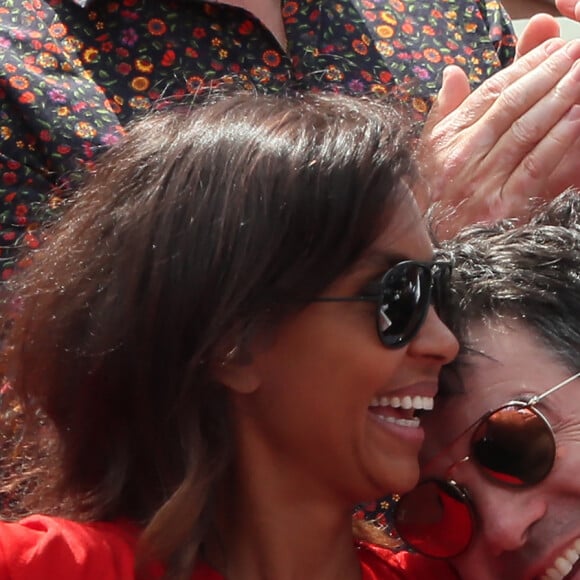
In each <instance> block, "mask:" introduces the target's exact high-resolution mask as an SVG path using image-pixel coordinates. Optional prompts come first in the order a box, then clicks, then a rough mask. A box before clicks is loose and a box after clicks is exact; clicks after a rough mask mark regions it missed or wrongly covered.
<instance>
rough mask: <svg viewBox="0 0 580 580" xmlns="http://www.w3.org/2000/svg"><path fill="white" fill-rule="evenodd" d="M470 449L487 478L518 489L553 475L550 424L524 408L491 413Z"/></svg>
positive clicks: (552, 440)
mask: <svg viewBox="0 0 580 580" xmlns="http://www.w3.org/2000/svg"><path fill="white" fill-rule="evenodd" d="M471 445H472V451H471V455H472V457H473V459H475V461H476V462H477V463H478V464H479V465H480V466H481V467H482V468H483V470H484V472H485V473H486V474H487V475H489V476H490V477H492V478H493V479H496V480H498V481H501V482H502V483H505V484H508V485H515V486H524V485H534V484H536V483H538V482H540V481H542V480H543V479H544V478H545V477H546V476H547V475H548V473H550V470H551V469H552V465H553V464H554V458H555V453H556V442H555V441H554V436H553V434H552V430H551V428H550V425H549V424H548V422H547V421H546V420H545V419H544V418H543V417H542V416H541V415H539V414H538V413H536V412H534V411H533V409H531V408H528V407H523V406H521V405H508V406H506V407H502V408H501V409H498V410H497V411H494V412H493V413H491V414H490V415H489V416H488V417H487V418H486V419H484V420H483V421H481V423H480V424H479V425H478V427H477V429H476V430H475V432H474V433H473V437H472V439H471Z"/></svg>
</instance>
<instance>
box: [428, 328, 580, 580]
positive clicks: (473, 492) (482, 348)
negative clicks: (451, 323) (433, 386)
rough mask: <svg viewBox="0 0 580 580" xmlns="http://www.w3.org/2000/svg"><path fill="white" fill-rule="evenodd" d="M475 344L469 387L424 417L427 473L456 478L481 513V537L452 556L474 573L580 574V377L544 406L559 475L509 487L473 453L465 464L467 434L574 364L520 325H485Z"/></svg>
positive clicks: (508, 576) (463, 372) (555, 578)
mask: <svg viewBox="0 0 580 580" xmlns="http://www.w3.org/2000/svg"><path fill="white" fill-rule="evenodd" d="M469 346H470V347H471V348H472V349H473V350H474V351H476V352H474V353H470V354H468V355H464V356H462V359H461V362H460V365H459V375H460V379H461V381H458V384H459V383H461V382H462V383H463V389H455V390H457V391H458V392H455V393H451V394H450V395H448V396H446V397H442V398H441V400H439V401H438V402H437V405H438V407H437V406H436V410H437V412H436V413H433V414H430V416H428V417H426V418H425V419H424V420H423V424H424V425H425V429H426V443H425V447H424V451H423V454H422V460H421V461H422V469H423V471H422V477H438V478H441V479H446V478H447V479H448V478H452V479H454V480H455V481H457V482H458V483H459V484H460V485H462V486H464V487H465V488H467V490H468V492H469V495H470V497H471V499H472V500H473V504H474V507H475V511H476V516H475V520H476V529H475V534H474V537H473V541H472V543H471V545H470V546H469V547H468V549H467V550H466V551H465V552H464V553H463V554H462V555H460V556H458V557H456V558H454V559H453V561H452V563H453V565H454V566H455V568H456V569H457V571H458V572H459V574H460V576H461V577H462V578H464V579H466V580H491V579H493V580H536V579H537V580H543V579H544V578H547V579H551V580H560V579H563V578H565V579H566V580H572V579H577V580H580V559H579V556H580V379H577V380H575V381H573V382H572V383H571V384H569V385H567V386H565V387H563V388H562V389H560V390H558V391H556V392H554V393H553V394H551V395H550V396H548V397H547V398H546V399H543V400H542V401H541V402H540V403H539V404H538V405H537V409H538V410H539V411H541V412H542V414H544V416H545V417H546V418H547V419H548V421H549V423H550V424H551V426H552V428H553V431H554V433H555V439H556V449H557V450H556V460H555V463H554V467H553V468H552V471H551V472H550V474H549V475H548V476H547V478H546V479H544V480H543V481H542V482H540V483H539V484H537V485H535V486H532V487H528V488H524V489H522V488H520V489H515V488H513V487H512V488H509V487H505V486H502V485H501V484H499V483H497V482H494V481H493V480H491V479H490V478H489V477H486V476H484V475H483V473H482V471H481V470H480V469H478V466H477V465H476V464H475V462H474V460H473V459H471V460H469V461H464V462H459V461H460V460H461V459H462V458H464V457H465V456H467V455H469V454H470V450H469V441H470V435H471V432H472V431H469V433H467V434H464V435H462V436H460V434H461V433H463V432H464V431H465V429H466V428H467V427H469V426H470V425H472V424H473V423H475V422H476V421H477V419H478V418H479V417H481V416H482V415H484V414H485V413H486V412H487V411H489V410H492V409H496V408H497V407H500V406H501V405H503V404H505V403H507V402H509V401H514V400H528V399H529V397H530V396H532V395H537V394H541V393H543V392H545V391H546V390H548V389H549V388H550V387H552V386H554V385H556V384H558V383H559V382H561V381H563V380H564V379H566V378H568V377H569V376H570V375H571V374H572V372H571V371H570V369H569V368H567V367H566V366H564V365H563V364H561V363H560V362H558V361H556V359H555V358H554V356H553V355H552V353H550V352H549V351H548V350H546V348H545V347H544V346H543V345H541V344H540V342H539V341H538V340H537V339H536V338H535V336H534V334H533V332H531V331H530V330H529V329H527V328H526V327H525V326H524V325H521V324H518V323H510V324H509V326H508V325H506V324H499V323H498V324H495V325H493V326H490V325H483V324H478V325H476V326H474V327H473V328H472V330H471V333H470V340H469ZM574 370H578V369H574ZM451 390H452V391H453V390H454V389H453V387H451ZM461 391H463V392H461ZM458 437H459V438H458Z"/></svg>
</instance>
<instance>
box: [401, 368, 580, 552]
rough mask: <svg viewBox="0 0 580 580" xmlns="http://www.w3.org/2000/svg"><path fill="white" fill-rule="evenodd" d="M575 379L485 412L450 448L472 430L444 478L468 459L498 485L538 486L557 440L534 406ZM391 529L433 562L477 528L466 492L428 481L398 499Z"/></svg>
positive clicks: (461, 547)
mask: <svg viewBox="0 0 580 580" xmlns="http://www.w3.org/2000/svg"><path fill="white" fill-rule="evenodd" d="M579 377H580V373H576V374H575V375H573V376H571V377H569V378H567V379H566V380H565V381H563V382H561V383H559V384H557V385H556V386H554V387H552V388H551V389H548V390H547V391H545V392H544V393H542V394H540V395H535V396H533V397H532V398H531V399H530V400H529V401H510V402H509V403H507V404H505V405H503V406H501V407H499V408H498V409H496V410H494V411H490V412H488V413H486V414H485V415H484V416H483V417H481V418H480V419H478V420H477V421H476V422H475V423H474V424H472V425H471V426H469V427H468V428H467V429H466V430H465V431H463V432H462V433H461V435H459V437H458V438H456V439H455V441H454V442H453V443H452V444H451V446H453V445H454V444H455V443H456V442H457V441H459V439H461V437H463V436H464V435H465V434H466V433H468V432H469V431H470V430H471V429H474V431H473V434H472V436H471V439H470V444H469V449H470V452H469V455H467V456H466V457H464V458H463V459H461V460H459V461H457V462H455V463H454V464H452V465H451V467H450V468H449V470H448V472H447V473H449V472H450V471H451V469H452V468H453V467H455V466H456V465H458V464H459V463H463V462H465V461H468V460H471V461H473V462H474V463H475V464H476V465H477V467H478V468H479V469H480V470H481V471H482V472H483V474H484V475H485V476H486V477H487V478H489V479H490V480H492V481H494V482H496V483H499V484H501V485H504V486H511V487H514V488H524V487H528V486H532V485H535V484H537V483H540V482H541V481H542V480H543V479H545V478H546V477H547V476H548V474H549V473H550V471H551V470H552V467H553V465H554V461H555V459H556V440H555V437H554V431H553V429H552V426H551V425H550V423H549V422H548V420H547V419H546V417H545V416H544V415H543V414H542V413H541V412H540V411H539V410H538V409H537V408H536V405H537V404H538V403H539V402H540V401H541V400H543V399H545V398H546V397H547V396H548V395H551V394H552V393H554V392H555V391H557V390H558V389H561V388H562V387H564V386H565V385H567V384H569V383H571V382H572V381H574V380H576V379H577V378H579ZM435 459H436V458H435ZM394 525H395V528H396V530H397V532H398V533H399V535H400V536H401V538H402V539H403V540H404V541H405V542H406V543H407V544H408V545H409V546H410V547H411V548H413V549H414V550H416V551H417V552H419V553H421V554H423V555H425V556H429V557H432V558H451V557H455V556H458V555H460V554H461V553H463V552H464V551H465V550H466V549H467V547H468V546H469V544H470V543H471V540H472V538H473V535H474V533H475V528H476V515H475V506H474V504H473V502H472V500H471V499H470V497H469V493H468V491H467V489H466V488H465V487H464V486H461V485H459V484H458V483H457V482H455V481H454V480H453V479H449V478H448V479H447V480H439V479H428V480H425V481H423V482H421V483H419V485H418V486H417V487H416V488H415V489H413V490H412V491H410V492H409V493H407V494H405V495H403V496H402V497H401V498H400V500H399V502H398V503H397V504H396V506H395V512H394Z"/></svg>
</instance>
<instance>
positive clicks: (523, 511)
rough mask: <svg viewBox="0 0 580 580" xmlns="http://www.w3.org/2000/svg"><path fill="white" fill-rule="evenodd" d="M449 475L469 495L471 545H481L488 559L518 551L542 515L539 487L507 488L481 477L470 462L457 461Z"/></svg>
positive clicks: (541, 498)
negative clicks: (473, 515)
mask: <svg viewBox="0 0 580 580" xmlns="http://www.w3.org/2000/svg"><path fill="white" fill-rule="evenodd" d="M450 475H451V477H453V478H454V479H455V480H456V481H458V482H459V483H460V484H461V485H463V486H464V487H466V488H467V490H468V492H469V495H470V498H471V500H472V501H473V504H474V506H475V509H476V510H477V513H478V515H479V518H478V519H479V526H478V528H479V529H478V530H476V534H475V537H474V543H477V544H484V545H485V549H486V551H487V553H488V555H489V556H492V557H497V556H500V555H501V554H503V553H504V552H510V551H514V550H518V549H519V548H521V547H522V546H523V545H524V544H525V543H526V540H527V536H528V532H529V530H530V528H531V527H532V526H533V525H534V524H535V523H536V522H538V521H539V520H541V519H542V518H543V517H544V515H545V514H546V511H547V502H546V501H545V499H544V498H543V494H542V485H541V484H540V485H537V486H533V487H529V488H517V487H507V486H505V485H502V484H500V483H496V482H494V481H493V480H491V479H490V478H488V477H486V476H484V475H483V474H482V473H481V471H480V470H479V469H478V468H477V466H476V465H474V463H473V460H471V461H462V462H460V463H459V464H457V465H456V467H455V469H453V473H452V474H450Z"/></svg>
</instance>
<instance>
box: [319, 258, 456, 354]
mask: <svg viewBox="0 0 580 580" xmlns="http://www.w3.org/2000/svg"><path fill="white" fill-rule="evenodd" d="M450 274H451V264H450V263H449V262H440V261H437V262H417V261H415V260H406V261H404V262H399V263H398V264H395V265H394V266H393V267H392V268H390V269H389V270H387V272H386V273H385V274H384V275H383V277H382V278H381V280H380V281H379V285H378V290H377V292H373V293H369V294H363V295H359V296H338V297H336V296H320V297H318V298H315V299H314V302H376V304H377V316H376V320H377V332H378V334H379V338H380V339H381V342H382V343H383V344H384V345H385V346H386V347H388V348H399V347H402V346H405V345H406V344H407V343H409V342H410V341H411V340H413V338H414V337H415V335H416V334H417V332H418V331H419V329H420V328H421V325H422V324H423V322H424V321H425V318H426V316H427V312H428V311H429V306H430V305H431V303H433V304H434V306H435V307H436V308H437V307H438V306H439V303H440V300H441V294H442V291H443V290H442V289H443V288H444V286H445V284H446V283H448V281H449V277H450Z"/></svg>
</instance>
